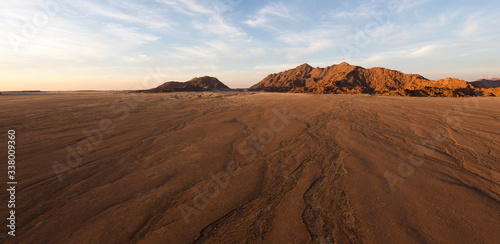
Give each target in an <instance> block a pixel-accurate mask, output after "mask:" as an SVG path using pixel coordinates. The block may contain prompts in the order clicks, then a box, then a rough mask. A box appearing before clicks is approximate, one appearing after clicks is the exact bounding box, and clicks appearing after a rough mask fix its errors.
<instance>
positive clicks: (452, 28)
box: [0, 0, 500, 90]
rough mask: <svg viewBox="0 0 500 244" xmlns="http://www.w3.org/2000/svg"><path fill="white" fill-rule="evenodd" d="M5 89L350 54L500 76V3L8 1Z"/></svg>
mask: <svg viewBox="0 0 500 244" xmlns="http://www.w3.org/2000/svg"><path fill="white" fill-rule="evenodd" d="M0 18H1V19H2V21H1V23H0V35H1V38H0V72H1V75H2V77H1V80H0V90H22V89H40V90H76V89H140V88H151V87H153V86H156V85H158V84H161V83H163V82H165V81H171V80H179V81H185V80H189V79H191V78H192V77H196V76H203V75H210V76H215V77H217V78H219V79H220V80H221V81H222V82H224V83H225V84H227V85H228V86H230V87H233V88H238V87H249V86H251V85H253V84H255V83H257V82H258V81H260V80H261V79H263V78H264V77H265V76H266V75H268V74H270V73H275V72H280V71H282V70H285V69H289V68H294V67H295V66H297V65H300V64H302V63H309V64H310V65H312V66H319V67H325V66H329V65H332V64H337V63H341V62H343V61H347V62H349V63H351V64H355V65H360V66H364V67H366V68H370V67H387V68H391V69H397V70H400V71H402V72H405V73H419V74H422V75H424V76H425V77H427V78H430V79H439V78H445V77H455V78H460V79H465V80H475V79H478V78H492V77H500V41H499V39H500V1H493V0H492V1H462V0H456V1H437V0H412V1H410V0H391V1H378V0H372V1H364V0H363V1H360V0H357V1H356V0H355V1H327V0H309V1H299V0H289V1H250V0H205V1H201V0H149V1H145V0H136V1H132V0H122V1H115V0H103V1H94V0H88V1H69V0H57V1H56V0H38V1H34V0H33V1H2V2H1V3H0Z"/></svg>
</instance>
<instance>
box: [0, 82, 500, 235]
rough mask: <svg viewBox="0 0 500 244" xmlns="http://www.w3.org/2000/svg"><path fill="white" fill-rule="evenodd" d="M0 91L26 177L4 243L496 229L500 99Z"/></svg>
mask: <svg viewBox="0 0 500 244" xmlns="http://www.w3.org/2000/svg"><path fill="white" fill-rule="evenodd" d="M0 104H1V105H0V126H1V128H2V132H1V133H3V135H2V137H1V138H3V139H1V140H0V142H1V145H4V146H5V145H6V141H7V130H9V129H14V130H16V135H17V138H16V143H17V151H16V153H17V160H18V161H17V167H16V175H17V179H18V181H19V185H18V186H17V187H18V188H17V189H18V190H17V193H16V194H17V195H16V201H17V204H16V215H17V232H16V237H9V238H7V239H6V240H5V243H127V242H130V243H193V242H194V243H308V242H309V243H498V240H500V231H499V230H500V186H499V184H500V137H499V135H500V109H499V108H500V99H497V98H409V97H381V96H367V95H310V94H271V93H231V92H229V93H169V94H147V95H137V94H133V95H130V94H120V93H116V92H115V93H105V92H96V93H93V92H88V93H56V94H53V95H44V94H31V95H7V96H5V95H0ZM0 158H4V159H5V158H7V149H6V148H4V149H1V150H0ZM2 165H4V166H2V167H1V168H0V174H1V175H2V179H5V178H4V176H5V175H7V173H6V170H7V167H6V163H3V164H2ZM2 181H4V180H2ZM5 181H6V180H5ZM2 184H5V183H2ZM0 197H1V205H0V210H1V211H0V213H1V214H2V216H1V218H0V219H1V225H0V226H1V227H0V228H1V230H2V232H1V233H5V232H6V230H5V226H6V225H7V222H6V217H8V216H7V215H8V212H7V207H6V201H7V198H8V197H9V196H8V193H7V192H6V191H2V192H1V194H0ZM4 215H5V216H4ZM2 237H5V235H3V236H2Z"/></svg>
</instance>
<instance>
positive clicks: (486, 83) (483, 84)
mask: <svg viewBox="0 0 500 244" xmlns="http://www.w3.org/2000/svg"><path fill="white" fill-rule="evenodd" d="M470 83H471V84H472V85H473V86H474V87H477V88H497V87H500V79H499V78H491V79H479V80H476V81H471V82H470Z"/></svg>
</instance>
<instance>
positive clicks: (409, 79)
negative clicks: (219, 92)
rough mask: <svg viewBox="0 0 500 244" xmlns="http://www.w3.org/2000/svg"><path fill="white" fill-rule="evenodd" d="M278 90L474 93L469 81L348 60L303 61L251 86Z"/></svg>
mask: <svg viewBox="0 0 500 244" xmlns="http://www.w3.org/2000/svg"><path fill="white" fill-rule="evenodd" d="M250 89H251V90H264V91H276V92H303V93H338V94H363V93H368V94H380V95H396V96H440V97H459V96H470V95H474V87H472V85H470V84H469V83H468V82H466V81H463V80H459V79H453V78H446V79H442V80H438V81H432V80H428V79H426V78H424V77H423V76H421V75H418V74H404V73H402V72H399V71H396V70H390V69H386V68H371V69H365V68H363V67H359V66H353V65H350V64H348V63H345V62H344V63H341V64H338V65H332V66H329V67H326V68H313V67H311V66H310V65H308V64H302V65H300V66H298V67H296V68H295V69H290V70H286V71H283V72H280V73H277V74H270V75H268V76H267V77H266V78H264V79H263V80H262V81H261V82H259V83H257V84H255V85H254V86H252V87H251V88H250Z"/></svg>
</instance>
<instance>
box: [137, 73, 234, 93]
mask: <svg viewBox="0 0 500 244" xmlns="http://www.w3.org/2000/svg"><path fill="white" fill-rule="evenodd" d="M216 90H230V88H229V87H228V86H226V85H225V84H224V83H222V82H220V81H219V80H218V79H217V78H215V77H210V76H204V77H196V78H193V79H191V80H189V81H186V82H178V81H169V82H165V83H164V84H163V85H160V86H158V87H156V88H153V89H150V90H147V91H146V92H149V93H159V92H176V91H216Z"/></svg>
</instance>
